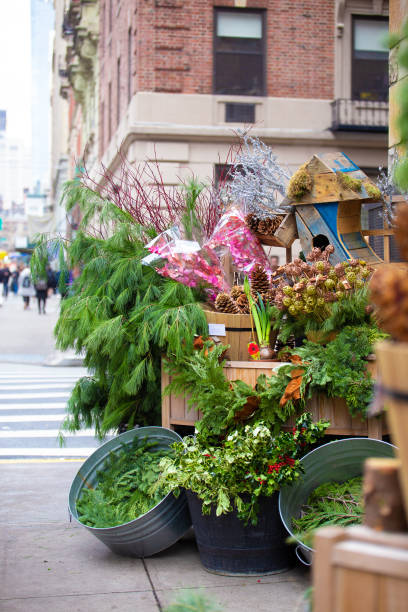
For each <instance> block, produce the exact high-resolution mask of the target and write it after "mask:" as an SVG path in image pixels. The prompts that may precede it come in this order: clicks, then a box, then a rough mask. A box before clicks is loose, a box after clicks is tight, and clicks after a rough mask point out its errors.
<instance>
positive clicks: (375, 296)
mask: <svg viewBox="0 0 408 612" xmlns="http://www.w3.org/2000/svg"><path fill="white" fill-rule="evenodd" d="M370 292H371V301H372V302H373V304H374V305H375V306H376V310H377V313H376V314H377V318H378V321H379V324H380V327H381V328H382V329H384V330H385V331H386V332H388V333H389V334H391V336H392V337H393V338H394V340H399V341H401V342H408V274H407V272H406V270H403V269H402V268H391V267H388V266H382V267H381V268H378V270H376V271H375V273H374V275H373V277H372V279H371V281H370Z"/></svg>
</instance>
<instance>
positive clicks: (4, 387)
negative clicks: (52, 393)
mask: <svg viewBox="0 0 408 612" xmlns="http://www.w3.org/2000/svg"><path fill="white" fill-rule="evenodd" d="M72 387H73V385H72V384H71V383H48V384H45V383H30V384H24V383H19V384H18V385H17V384H15V385H2V384H0V395H2V394H3V391H16V390H17V389H21V390H22V391H23V390H24V391H25V390H27V389H28V390H30V389H32V390H33V391H41V389H61V390H62V389H69V390H71V389H72Z"/></svg>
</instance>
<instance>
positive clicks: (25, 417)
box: [0, 414, 67, 423]
mask: <svg viewBox="0 0 408 612" xmlns="http://www.w3.org/2000/svg"><path fill="white" fill-rule="evenodd" d="M66 416H67V415H66V414H36V415H35V421H36V423H37V422H42V421H58V422H61V421H63V420H64V419H65V417H66ZM25 421H27V422H29V423H32V421H33V415H32V414H16V415H13V414H9V415H7V416H2V415H1V414H0V423H24V422H25Z"/></svg>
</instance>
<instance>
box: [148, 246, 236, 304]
mask: <svg viewBox="0 0 408 612" xmlns="http://www.w3.org/2000/svg"><path fill="white" fill-rule="evenodd" d="M149 250H150V252H152V253H156V254H157V255H158V256H159V257H160V260H158V261H161V263H163V262H164V265H160V266H159V265H156V263H155V264H153V265H154V267H155V269H156V271H157V272H158V273H159V274H161V275H162V276H165V277H168V278H172V279H173V280H176V281H178V282H179V283H182V284H183V285H187V286H188V287H199V288H204V289H206V290H207V293H208V295H209V297H210V298H211V299H215V296H216V295H217V293H219V292H220V291H228V290H229V285H228V283H227V282H226V279H225V277H224V273H223V271H222V268H221V265H220V260H219V259H218V257H217V255H216V254H215V252H214V251H212V250H211V249H209V248H208V247H203V248H200V246H199V244H198V243H196V242H193V241H186V240H174V241H172V242H166V243H163V242H162V241H158V243H156V244H154V245H153V246H151V247H150V248H149Z"/></svg>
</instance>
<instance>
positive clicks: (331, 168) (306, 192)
mask: <svg viewBox="0 0 408 612" xmlns="http://www.w3.org/2000/svg"><path fill="white" fill-rule="evenodd" d="M348 200H350V201H356V200H362V201H366V202H378V201H380V200H381V193H380V191H379V190H378V187H377V186H376V185H375V183H373V182H372V181H371V180H370V179H369V178H368V176H367V175H366V174H365V173H364V172H363V171H362V170H361V169H360V168H359V167H358V166H357V165H356V164H355V163H354V162H353V161H352V160H351V159H350V158H349V157H348V156H347V155H346V154H345V153H340V152H337V153H318V154H316V155H313V157H312V158H311V159H310V160H309V161H307V162H306V163H304V164H303V165H302V166H300V168H299V169H298V170H297V171H296V172H295V174H294V175H293V177H292V178H291V180H290V182H289V186H288V189H287V192H286V197H285V199H284V201H283V202H282V204H288V205H295V206H298V205H304V204H323V203H325V202H346V201H348Z"/></svg>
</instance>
